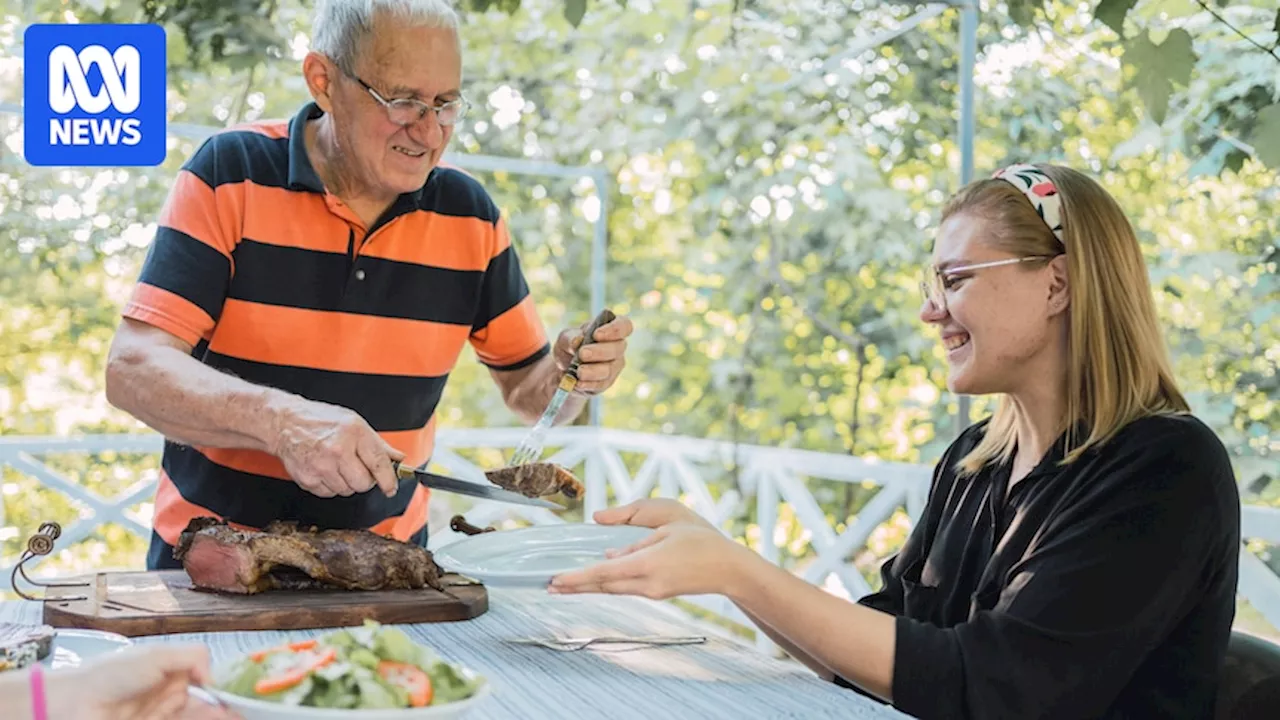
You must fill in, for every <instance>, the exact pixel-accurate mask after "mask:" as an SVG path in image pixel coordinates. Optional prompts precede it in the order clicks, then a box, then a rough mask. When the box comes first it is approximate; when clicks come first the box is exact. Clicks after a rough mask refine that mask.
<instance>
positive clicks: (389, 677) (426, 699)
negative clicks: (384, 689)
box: [378, 660, 435, 707]
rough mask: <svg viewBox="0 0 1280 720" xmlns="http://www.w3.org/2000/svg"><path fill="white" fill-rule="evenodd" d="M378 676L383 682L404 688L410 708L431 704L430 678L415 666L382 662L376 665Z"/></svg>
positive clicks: (389, 661) (387, 661)
mask: <svg viewBox="0 0 1280 720" xmlns="http://www.w3.org/2000/svg"><path fill="white" fill-rule="evenodd" d="M378 674H379V675H381V676H382V679H383V680H386V681H387V682H389V683H391V684H392V685H395V686H397V687H401V688H404V690H405V691H406V692H408V693H409V706H410V707H426V706H427V705H430V704H431V698H432V696H433V695H435V692H434V690H433V689H432V687H431V676H430V675H428V674H427V673H426V672H424V671H423V670H422V668H420V667H418V666H417V665H410V664H408V663H400V662H392V661H391V660H383V661H382V662H380V663H378Z"/></svg>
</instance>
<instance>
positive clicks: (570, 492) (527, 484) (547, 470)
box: [485, 462, 582, 498]
mask: <svg viewBox="0 0 1280 720" xmlns="http://www.w3.org/2000/svg"><path fill="white" fill-rule="evenodd" d="M485 477H487V478H489V481H490V482H492V483H493V484H494V485H497V486H498V487H500V488H502V489H504V490H510V491H512V492H517V493H520V494H521V495H524V496H525V497H543V496H545V495H555V494H556V493H558V492H559V493H564V496H565V497H567V498H580V497H582V483H580V482H578V478H576V477H574V476H573V473H571V472H569V471H568V470H565V469H564V468H562V467H560V466H559V465H554V464H552V463H545V462H540V463H529V464H527V465H516V466H515V467H504V468H499V469H497V470H489V471H487V472H485Z"/></svg>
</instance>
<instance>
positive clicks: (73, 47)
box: [23, 24, 168, 166]
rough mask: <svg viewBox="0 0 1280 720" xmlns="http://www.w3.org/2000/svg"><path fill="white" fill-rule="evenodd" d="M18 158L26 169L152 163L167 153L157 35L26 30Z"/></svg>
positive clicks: (149, 31) (104, 28)
mask: <svg viewBox="0 0 1280 720" xmlns="http://www.w3.org/2000/svg"><path fill="white" fill-rule="evenodd" d="M24 45H25V48H24V56H25V57H24V60H25V66H26V73H25V80H26V83H25V88H24V100H23V114H24V131H23V132H24V137H23V154H24V155H25V156H26V159H27V162H29V163H31V164H32V165H45V166H50V165H53V166H131V165H159V164H160V163H162V162H164V158H165V153H166V149H167V145H168V142H167V137H166V136H167V131H168V128H167V112H166V108H165V95H166V92H167V83H166V77H165V76H166V58H165V36H164V29H163V28H161V27H160V26H159V25H115V24H99V25H78V24H69V25H56V24H43V25H32V26H30V27H28V28H27V31H26V34H25V37H24Z"/></svg>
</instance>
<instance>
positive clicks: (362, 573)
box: [173, 517, 443, 595]
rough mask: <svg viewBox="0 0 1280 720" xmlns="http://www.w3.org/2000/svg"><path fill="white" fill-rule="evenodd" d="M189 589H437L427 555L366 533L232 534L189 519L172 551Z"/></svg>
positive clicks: (280, 529) (273, 530) (284, 527)
mask: <svg viewBox="0 0 1280 720" xmlns="http://www.w3.org/2000/svg"><path fill="white" fill-rule="evenodd" d="M173 556H174V558H175V559H177V560H178V561H179V562H181V563H182V566H183V568H184V569H185V570H186V571H187V575H188V576H190V578H191V584H192V585H194V586H195V587H198V588H201V589H205V590H217V591H221V592H228V593H239V594H245V595H251V594H254V593H259V592H264V591H267V590H322V589H338V590H401V589H416V588H421V587H432V588H435V589H436V590H443V586H442V585H441V584H440V575H441V571H440V567H439V566H438V565H436V563H435V560H434V559H433V558H432V556H431V552H430V551H429V550H426V549H425V548H421V547H418V546H417V545H412V544H409V543H405V542H400V541H399V540H395V539H392V538H386V537H382V536H380V535H376V534H374V533H371V532H369V531H368V530H316V529H314V528H312V529H309V530H299V529H298V528H297V526H296V524H295V523H289V522H274V523H271V524H270V525H268V526H267V527H266V528H264V529H263V530H261V531H246V530H238V529H235V528H233V527H231V526H229V525H227V524H226V523H225V522H223V521H221V520H218V519H216V518H209V517H203V518H196V519H194V520H192V521H191V523H190V524H188V525H187V528H186V530H183V531H182V535H181V537H180V538H179V540H178V545H177V547H175V548H174V552H173Z"/></svg>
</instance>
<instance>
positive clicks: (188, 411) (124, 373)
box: [107, 347, 288, 452]
mask: <svg viewBox="0 0 1280 720" xmlns="http://www.w3.org/2000/svg"><path fill="white" fill-rule="evenodd" d="M287 397H288V395H287V394H286V393H284V392H283V391H279V390H275V389H273V388H267V387H262V386H260V385H254V384H252V383H249V382H247V381H245V380H241V379H239V378H237V377H234V376H232V375H229V374H227V373H224V372H221V371H218V370H216V369H214V368H211V367H209V366H207V365H205V364H203V363H201V362H200V361H198V360H196V359H195V358H193V357H191V356H190V355H187V354H185V353H183V352H181V351H180V350H178V349H176V348H171V347H149V348H145V349H136V350H129V351H125V352H122V353H120V354H118V355H115V356H113V357H112V359H111V361H110V362H109V363H108V366H107V400H108V401H109V402H110V403H111V404H112V405H114V406H116V407H118V408H120V409H121V410H124V411H126V412H128V413H130V414H132V415H133V416H134V417H136V418H138V419H139V420H141V421H142V422H144V423H146V424H147V425H148V426H150V427H151V428H153V429H155V430H156V431H157V432H159V433H160V434H162V435H164V436H165V437H167V438H169V439H171V440H174V441H176V442H181V443H184V444H188V445H201V446H205V447H234V448H250V449H254V450H262V451H266V452H270V451H271V447H270V444H271V440H270V438H271V437H273V436H274V435H275V424H276V415H277V411H276V410H277V408H278V407H279V406H281V405H282V404H283V402H284V401H285V399H286V398H287Z"/></svg>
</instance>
